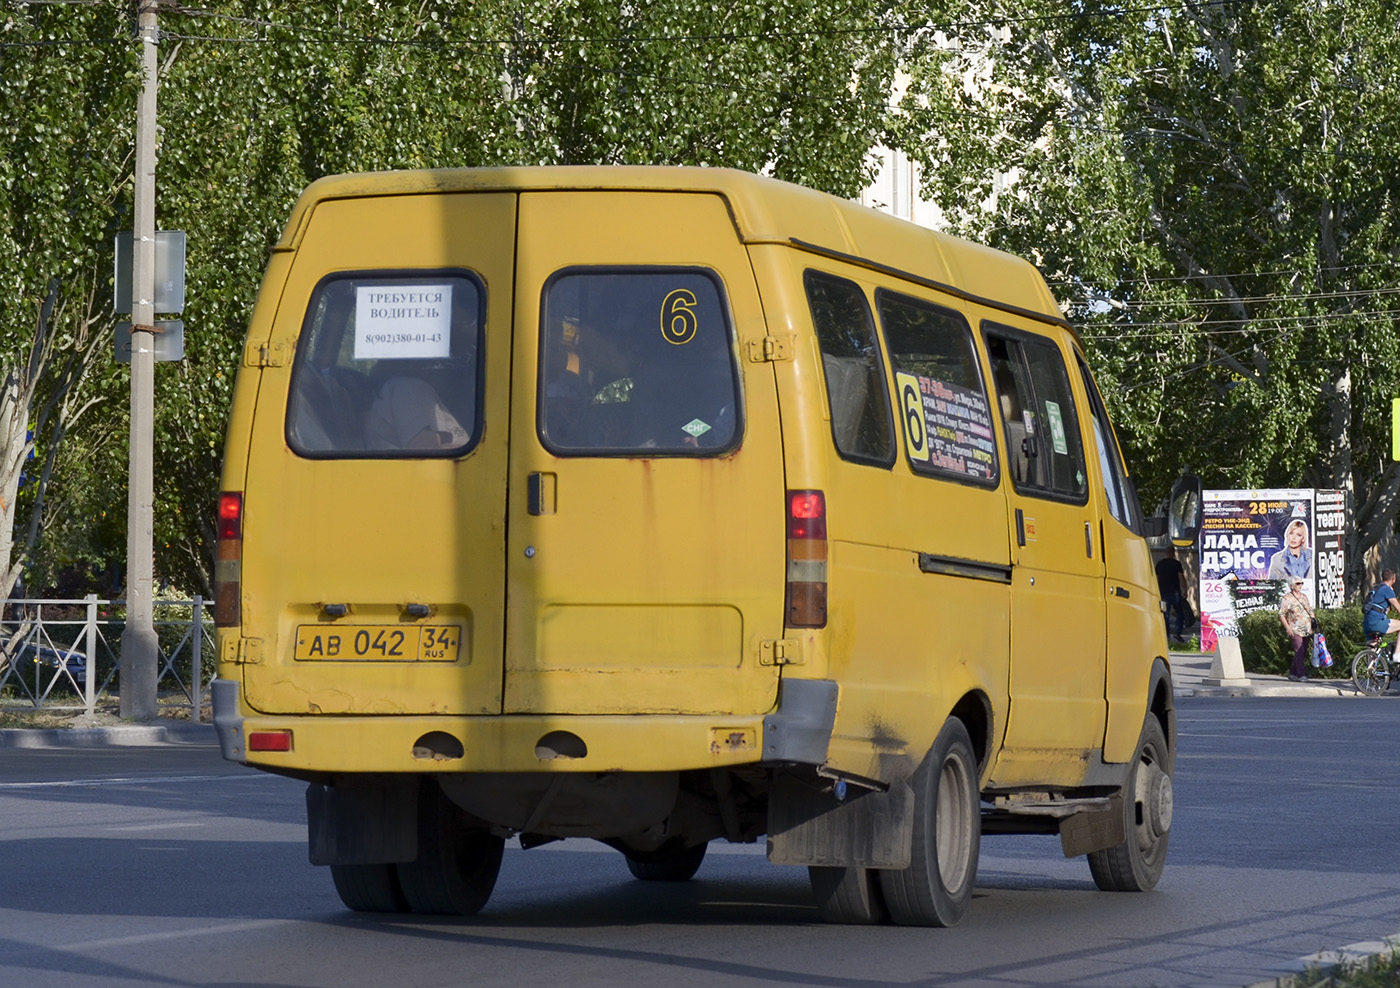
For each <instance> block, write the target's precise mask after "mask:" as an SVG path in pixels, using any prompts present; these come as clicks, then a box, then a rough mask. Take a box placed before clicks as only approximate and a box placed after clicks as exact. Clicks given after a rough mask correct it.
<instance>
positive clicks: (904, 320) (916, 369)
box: [875, 290, 997, 484]
mask: <svg viewBox="0 0 1400 988" xmlns="http://www.w3.org/2000/svg"><path fill="white" fill-rule="evenodd" d="M875 304H876V307H877V308H878V309H879V312H880V326H881V328H882V329H883V331H884V334H885V347H886V349H887V350H888V351H889V354H890V365H891V367H893V369H894V372H895V373H894V381H895V391H896V401H895V407H896V410H897V411H898V413H899V417H900V419H901V421H902V422H903V424H904V443H905V451H906V453H907V454H908V457H909V464H910V466H911V467H913V469H914V470H916V471H918V472H920V473H928V474H939V475H942V476H948V477H953V478H955V479H957V480H965V481H972V482H974V483H980V484H992V483H995V482H996V478H997V452H996V440H995V438H994V437H993V433H992V413H991V406H990V405H989V404H988V402H987V391H986V388H985V387H983V384H982V372H981V370H980V369H979V367H978V364H977V352H976V350H975V348H974V344H973V341H972V330H971V328H970V327H969V326H968V324H967V320H965V319H964V318H963V317H962V316H961V315H960V314H959V313H957V312H955V311H953V310H952V309H945V308H943V307H941V306H937V305H933V304H932V303H930V302H924V301H922V300H921V299H916V298H910V297H909V296H907V295H898V294H896V293H894V292H888V291H884V290H881V291H880V292H878V293H877V294H876V296H875Z"/></svg>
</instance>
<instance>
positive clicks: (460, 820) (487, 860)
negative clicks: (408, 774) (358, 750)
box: [395, 781, 505, 916]
mask: <svg viewBox="0 0 1400 988" xmlns="http://www.w3.org/2000/svg"><path fill="white" fill-rule="evenodd" d="M504 849H505V841H504V840H503V839H502V838H500V837H497V836H495V835H494V834H491V833H489V832H488V831H485V830H481V829H479V828H477V827H473V826H472V820H471V818H470V817H469V816H468V815H467V814H466V813H465V812H464V811H463V810H462V809H460V808H459V807H458V806H457V804H456V803H453V802H452V801H451V800H450V799H448V798H447V797H446V796H444V795H443V793H442V789H441V788H440V787H439V786H438V784H437V783H436V782H432V781H429V782H427V783H425V784H424V786H423V791H422V795H421V796H420V799H419V803H418V858H417V859H416V860H414V861H408V862H405V863H403V864H400V865H398V866H396V868H395V871H396V872H397V875H398V879H399V884H400V886H401V887H402V888H403V894H404V898H405V899H406V900H407V901H408V903H409V905H411V906H412V907H413V911H414V912H416V913H427V914H436V915H446V916H472V915H475V914H476V913H478V912H480V911H481V908H482V907H483V906H484V905H486V900H487V899H489V898H491V891H492V890H493V889H494V888H495V887H496V875H497V873H498V872H499V871H500V868H501V855H502V853H503V851H504Z"/></svg>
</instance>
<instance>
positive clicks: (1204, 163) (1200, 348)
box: [892, 0, 1400, 590]
mask: <svg viewBox="0 0 1400 988" xmlns="http://www.w3.org/2000/svg"><path fill="white" fill-rule="evenodd" d="M902 16H903V18H904V21H905V23H906V24H907V25H908V27H909V31H908V37H909V39H910V40H909V44H910V48H909V59H908V62H907V63H906V64H907V65H908V66H909V71H910V76H911V84H910V86H909V89H908V91H907V95H906V96H905V97H904V99H903V100H902V103H901V107H900V110H899V112H898V113H896V114H895V115H894V116H893V118H892V131H893V133H894V135H895V137H894V140H896V141H898V142H900V145H901V146H903V147H905V148H906V149H908V150H909V151H910V153H911V154H913V155H914V156H915V157H916V158H917V160H919V161H920V162H921V164H922V165H923V166H924V174H925V176H926V188H925V191H926V193H927V194H929V195H930V196H931V197H933V198H934V199H935V201H937V202H939V203H940V204H942V205H943V206H944V208H945V210H946V211H947V213H948V215H949V216H950V218H951V220H952V222H953V223H954V224H955V226H956V228H957V229H959V230H960V231H962V232H965V233H967V234H970V235H972V236H975V237H978V238H980V239H984V240H988V241H990V242H992V243H994V244H996V245H998V246H1002V247H1005V248H1007V249H1010V250H1014V251H1017V252H1019V253H1023V254H1026V255H1028V256H1031V257H1034V258H1035V259H1037V260H1038V261H1039V263H1040V264H1041V266H1042V268H1043V269H1044V270H1045V271H1046V273H1047V275H1048V277H1049V278H1050V279H1051V281H1052V285H1053V288H1054V289H1055V291H1056V292H1057V294H1058V296H1059V298H1060V299H1061V301H1062V305H1063V306H1064V308H1065V310H1066V312H1067V313H1068V314H1070V315H1071V317H1072V318H1074V319H1076V320H1078V321H1080V322H1082V323H1083V326H1084V330H1083V332H1084V337H1085V341H1086V345H1087V346H1088V349H1089V352H1090V356H1091V359H1092V361H1093V363H1094V366H1095V370H1096V372H1097V373H1098V375H1099V377H1100V380H1101V383H1102V384H1103V385H1104V387H1105V391H1106V392H1107V396H1108V399H1109V401H1110V403H1111V404H1112V405H1113V411H1114V412H1115V414H1116V418H1117V420H1118V422H1119V423H1120V428H1121V429H1122V432H1123V439H1124V444H1125V446H1126V448H1127V452H1128V456H1129V460H1130V467H1131V468H1132V469H1133V470H1134V472H1135V473H1136V474H1137V475H1138V476H1139V479H1140V484H1141V486H1142V488H1143V490H1144V493H1145V494H1148V495H1150V496H1152V497H1154V498H1155V497H1157V496H1162V495H1164V494H1165V491H1166V489H1167V487H1168V486H1169V485H1170V482H1171V480H1172V478H1173V477H1174V476H1175V475H1176V474H1177V473H1179V472H1180V471H1182V470H1193V471H1195V472H1197V473H1199V474H1200V475H1201V476H1202V477H1203V479H1204V480H1205V481H1206V483H1207V485H1208V486H1215V487H1255V486H1307V487H1312V486H1317V487H1326V488H1332V487H1335V488H1340V489H1343V490H1345V491H1347V492H1348V494H1349V495H1350V499H1351V503H1352V506H1353V527H1352V532H1351V536H1350V539H1349V544H1348V559H1349V561H1350V573H1349V581H1348V583H1349V587H1350V588H1351V589H1352V590H1355V589H1356V588H1357V587H1358V586H1359V583H1360V581H1361V578H1362V575H1361V574H1362V569H1361V567H1362V557H1363V553H1364V551H1365V550H1366V549H1368V548H1370V547H1371V546H1373V545H1375V544H1376V543H1377V541H1378V540H1379V539H1380V538H1381V537H1382V536H1383V535H1384V534H1385V533H1386V532H1388V531H1390V530H1391V528H1392V527H1393V525H1394V521H1395V518H1396V514H1397V510H1400V468H1397V466H1396V465H1395V464H1393V463H1391V462H1390V461H1389V448H1390V435H1389V413H1388V410H1389V400H1388V399H1389V397H1390V396H1391V395H1395V394H1400V390H1397V388H1400V362H1397V360H1396V359H1395V358H1394V356H1393V355H1394V354H1396V353H1397V352H1400V350H1397V348H1396V344H1397V343H1400V332H1398V331H1397V321H1396V320H1397V316H1400V307H1398V306H1396V305H1395V304H1394V299H1395V298H1396V296H1397V287H1396V286H1397V284H1400V278H1398V277H1397V276H1400V254H1397V248H1398V247H1400V210H1398V208H1397V207H1398V206H1400V85H1397V83H1400V33H1397V32H1396V31H1395V30H1394V13H1393V11H1392V10H1391V9H1390V8H1389V6H1388V5H1386V4H1385V3H1383V2H1381V0H1253V2H1238V0H1205V2H1182V3H1165V4H1160V5H1149V6H1147V7H1130V8H1122V7H1117V6H1108V5H1101V4H1098V3H1085V4H1073V5H1070V6H1069V7H1066V6H1064V5H1063V4H1056V3H1050V2H1042V0H1027V2H1024V3H1020V4H1017V5H1016V6H1015V8H1014V10H1013V9H1012V8H1009V7H1003V6H1001V5H999V4H996V5H990V6H989V5H986V4H981V3H977V4H973V3H964V4H960V5H957V6H952V7H950V8H949V9H948V10H947V12H946V13H945V14H944V15H942V16H943V19H941V20H940V21H939V22H938V23H931V22H930V21H929V20H928V18H927V16H926V15H925V14H923V13H922V12H920V11H916V10H914V9H913V8H912V7H911V9H909V10H905V11H903V12H902ZM950 124H951V126H950Z"/></svg>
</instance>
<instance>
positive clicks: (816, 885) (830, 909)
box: [807, 866, 890, 926]
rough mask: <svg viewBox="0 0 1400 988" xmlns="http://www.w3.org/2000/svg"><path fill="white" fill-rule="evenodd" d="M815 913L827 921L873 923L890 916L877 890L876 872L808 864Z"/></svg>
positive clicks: (878, 884)
mask: <svg viewBox="0 0 1400 988" xmlns="http://www.w3.org/2000/svg"><path fill="white" fill-rule="evenodd" d="M807 877H808V879H809V880H810V881H811V883H812V897H813V898H814V899H816V900H817V912H818V913H820V914H821V917H822V919H824V920H826V921H827V922H828V923H845V924H848V925H852V926H874V925H875V924H877V923H883V922H885V921H886V920H887V919H889V918H890V912H889V909H887V908H886V906H885V897H884V895H883V894H882V893H881V891H880V873H879V872H877V871H874V870H873V869H870V868H818V867H815V866H813V867H809V868H808V869H807Z"/></svg>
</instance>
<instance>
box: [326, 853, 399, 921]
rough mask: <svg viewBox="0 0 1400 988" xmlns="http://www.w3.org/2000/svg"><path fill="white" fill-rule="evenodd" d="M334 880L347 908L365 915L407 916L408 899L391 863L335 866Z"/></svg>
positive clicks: (333, 871) (332, 869)
mask: <svg viewBox="0 0 1400 988" xmlns="http://www.w3.org/2000/svg"><path fill="white" fill-rule="evenodd" d="M331 880H332V881H334V882H335V891H336V894H337V895H339V896H340V901H341V902H343V903H345V905H346V908H348V909H353V910H355V911H356V912H361V913H406V912H408V910H409V905H408V900H407V899H405V898H404V895H403V889H402V888H400V887H399V876H398V872H397V870H396V869H395V868H394V866H393V865H391V864H361V865H331Z"/></svg>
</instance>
